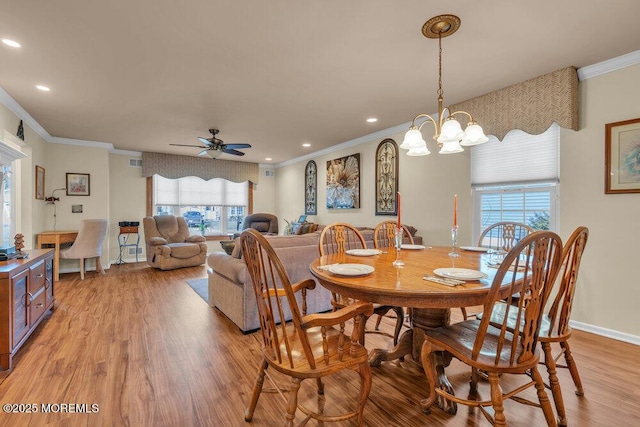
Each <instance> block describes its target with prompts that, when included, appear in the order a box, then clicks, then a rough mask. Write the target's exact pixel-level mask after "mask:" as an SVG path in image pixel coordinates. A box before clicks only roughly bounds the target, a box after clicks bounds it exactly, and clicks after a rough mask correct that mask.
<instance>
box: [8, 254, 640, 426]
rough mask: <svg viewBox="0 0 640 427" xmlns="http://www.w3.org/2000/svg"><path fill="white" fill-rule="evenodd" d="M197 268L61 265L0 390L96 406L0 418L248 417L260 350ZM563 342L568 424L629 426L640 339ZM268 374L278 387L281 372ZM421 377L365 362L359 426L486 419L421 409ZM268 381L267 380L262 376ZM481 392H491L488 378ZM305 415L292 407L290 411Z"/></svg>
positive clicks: (392, 365) (464, 383)
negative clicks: (576, 385) (368, 371)
mask: <svg viewBox="0 0 640 427" xmlns="http://www.w3.org/2000/svg"><path fill="white" fill-rule="evenodd" d="M205 275H206V270H205V267H204V266H202V267H193V268H185V269H180V270H174V271H168V272H162V271H158V270H154V269H151V268H149V267H148V266H147V265H146V264H143V263H139V264H137V265H136V264H123V265H114V266H111V268H110V269H109V270H108V272H107V274H106V275H104V276H102V275H98V274H95V273H94V272H88V273H87V276H86V279H85V280H84V281H80V280H79V277H78V275H77V274H63V275H61V280H60V281H59V282H58V283H56V299H57V308H56V310H55V311H54V312H53V313H48V314H47V319H45V320H44V321H43V323H42V324H41V325H40V326H39V327H38V328H37V330H36V331H34V333H33V335H32V336H31V338H30V339H29V341H27V343H25V345H24V346H23V347H22V349H21V350H20V351H19V352H18V354H17V355H16V357H15V358H14V369H13V371H12V372H11V373H10V374H9V375H8V376H7V377H6V378H4V379H3V380H2V383H0V400H1V402H2V403H3V404H4V403H23V404H31V403H35V404H38V405H39V404H47V403H49V404H61V403H78V404H88V405H91V404H93V403H96V404H98V406H99V412H98V413H94V414H84V413H64V412H58V413H42V412H41V411H39V412H38V413H35V414H13V413H12V414H2V416H0V426H16V425H20V426H22V425H25V426H26V425H34V426H35V425H37V426H92V427H93V426H147V425H148V426H154V427H155V426H214V425H215V426H245V425H247V423H245V422H244V418H243V416H244V410H245V407H246V404H247V401H248V399H249V396H250V393H251V390H252V388H253V383H254V380H255V376H256V373H257V367H258V361H259V360H260V358H259V351H260V337H259V333H254V334H248V335H243V334H242V333H240V331H239V330H238V328H236V327H235V325H233V324H232V323H231V322H230V321H229V320H228V319H227V318H226V317H225V316H224V315H222V314H221V313H220V312H219V311H217V310H215V309H212V308H211V307H209V306H208V305H207V303H206V302H205V301H203V300H202V298H200V297H199V296H198V295H197V294H196V293H195V292H194V291H193V290H192V289H191V288H190V287H189V286H188V285H187V284H186V282H185V280H187V279H193V278H197V277H205ZM460 319H461V316H460V313H459V310H453V313H452V320H453V321H457V320H460ZM370 323H371V324H370V326H371V327H372V326H373V321H371V322H370ZM393 325H394V319H392V318H388V319H386V318H385V320H384V321H383V323H382V327H383V328H384V329H385V330H388V331H390V330H391V329H392V327H393ZM570 342H571V347H572V352H573V354H574V357H575V359H576V361H577V363H578V367H579V369H580V374H581V376H582V380H583V383H584V386H585V396H584V397H578V396H576V395H575V394H574V393H573V382H572V381H571V377H570V375H569V372H568V371H567V370H565V369H561V370H559V373H558V376H559V379H560V383H561V386H562V389H563V395H564V400H565V406H566V409H567V416H568V419H569V424H570V425H574V426H577V425H579V426H601V425H609V424H611V422H612V420H615V424H617V425H620V426H622V425H635V424H636V422H637V419H638V417H640V396H639V393H640V392H639V391H638V389H637V387H636V384H638V383H640V366H639V365H638V363H637V360H638V359H639V358H640V347H638V346H634V345H631V344H627V343H622V342H618V341H614V340H610V339H606V338H602V337H598V336H595V335H592V334H588V333H585V332H581V331H574V336H573V337H572V338H571V341H570ZM388 344H389V340H388V338H386V337H383V336H379V335H374V334H369V335H367V347H369V348H374V347H377V346H382V347H386V346H388ZM540 368H541V371H542V372H543V375H546V372H544V366H541V367H540ZM269 373H270V375H271V376H272V377H274V378H276V379H279V380H282V381H283V383H282V384H281V385H284V386H286V385H287V380H286V379H284V378H283V377H282V376H279V375H278V374H277V373H276V372H271V371H270V372H269ZM447 374H448V377H449V379H450V380H451V382H452V383H453V384H454V386H455V387H456V389H457V390H458V391H459V393H465V392H466V391H467V390H468V377H469V373H468V372H467V369H466V368H465V367H464V366H463V365H462V364H460V363H458V362H457V361H455V360H454V361H453V362H452V364H451V366H450V367H449V368H447ZM358 381H359V380H358V377H357V375H353V373H350V372H349V373H345V374H342V375H337V376H336V377H335V378H330V379H329V380H327V381H326V387H325V390H326V396H325V397H326V404H325V408H326V410H327V411H332V412H333V411H336V412H337V411H338V410H342V409H344V408H348V407H352V406H353V404H354V401H353V398H352V396H354V392H353V391H354V390H353V389H356V388H358ZM425 382H426V379H425V377H424V374H423V373H422V372H421V370H420V368H419V367H418V366H417V365H416V364H415V363H413V362H412V361H411V360H410V358H409V357H407V360H406V361H405V362H384V363H383V364H382V365H381V366H380V367H378V368H374V369H373V387H372V391H371V394H370V398H369V402H368V403H367V406H366V409H365V420H366V424H367V425H368V426H390V425H391V426H422V425H435V426H475V425H488V423H487V422H486V420H485V419H484V417H483V416H482V415H481V414H480V413H479V412H478V411H475V412H467V410H466V408H462V409H461V410H460V411H459V412H458V414H457V415H455V416H451V415H446V414H444V413H442V411H439V410H438V409H434V410H433V412H432V414H430V415H426V414H424V413H423V412H422V411H421V409H420V406H419V401H420V399H423V398H425V397H426V384H425ZM514 383H515V382H514ZM509 384H512V383H511V382H509ZM265 387H271V385H270V384H268V383H267V382H265ZM480 393H481V395H482V396H484V397H486V396H488V388H487V384H486V383H481V384H480ZM345 396H347V397H345ZM549 396H550V394H549ZM300 397H301V399H300V400H301V402H304V403H305V404H306V405H307V406H309V407H310V408H314V407H317V396H316V392H315V383H314V382H313V381H306V382H303V386H302V389H301V391H300ZM529 397H532V398H533V399H534V400H535V396H534V395H529ZM284 407H285V404H284V402H283V401H282V398H281V397H280V396H279V395H278V394H276V393H263V395H262V396H261V397H260V401H259V402H258V407H257V409H256V412H255V416H254V420H253V422H252V423H251V425H253V426H273V425H282V424H283V415H282V414H283V411H284ZM38 409H40V408H38ZM505 412H506V415H507V419H508V421H509V423H510V425H522V426H525V425H526V426H529V425H544V417H543V415H542V411H541V410H540V409H538V408H532V407H527V406H524V405H520V404H517V403H515V402H511V401H507V402H505ZM302 418H303V417H302V416H301V414H298V417H296V421H298V422H299V421H301V420H302ZM339 425H349V426H351V425H354V423H353V422H345V423H341V424H339Z"/></svg>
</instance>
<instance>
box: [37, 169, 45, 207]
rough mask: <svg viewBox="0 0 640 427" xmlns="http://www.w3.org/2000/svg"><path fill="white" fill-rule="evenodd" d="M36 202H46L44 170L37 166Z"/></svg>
mask: <svg viewBox="0 0 640 427" xmlns="http://www.w3.org/2000/svg"><path fill="white" fill-rule="evenodd" d="M36 200H44V168H43V167H42V166H38V165H36Z"/></svg>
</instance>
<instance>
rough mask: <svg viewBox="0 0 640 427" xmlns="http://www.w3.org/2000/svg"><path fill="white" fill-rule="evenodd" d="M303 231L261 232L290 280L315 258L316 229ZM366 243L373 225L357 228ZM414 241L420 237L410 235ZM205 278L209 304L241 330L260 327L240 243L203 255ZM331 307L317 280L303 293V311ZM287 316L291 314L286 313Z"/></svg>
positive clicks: (306, 269)
mask: <svg viewBox="0 0 640 427" xmlns="http://www.w3.org/2000/svg"><path fill="white" fill-rule="evenodd" d="M321 229H322V227H319V228H318V231H316V232H313V233H307V234H303V235H288V236H265V237H266V238H267V240H268V241H269V243H270V244H271V246H272V247H273V249H274V250H275V252H276V253H277V254H278V256H279V257H280V260H281V261H282V263H283V264H284V267H285V269H286V270H287V273H288V275H289V279H290V280H291V283H295V282H298V281H300V280H303V279H307V278H312V276H311V273H310V272H309V265H310V264H311V262H312V261H313V260H314V259H316V258H318V256H319V249H318V245H319V242H320V232H321ZM360 231H361V232H362V234H363V236H364V238H365V242H366V244H367V247H369V248H372V247H373V229H370V228H364V229H360ZM414 239H416V244H420V243H422V238H420V237H419V236H416V237H414ZM207 265H208V269H207V273H208V279H209V305H210V306H211V307H216V308H217V309H218V310H220V311H221V312H222V313H223V314H224V315H225V316H227V317H228V318H229V319H230V320H231V321H232V322H233V323H235V324H236V325H237V326H238V328H240V330H241V331H243V332H244V333H248V332H252V331H254V330H256V329H258V328H260V321H259V317H258V309H257V306H256V298H255V295H254V293H253V292H254V291H253V285H252V283H251V278H250V277H249V274H248V271H247V266H246V264H245V262H244V260H242V258H241V256H240V245H239V243H238V244H236V246H235V248H234V250H233V252H232V253H231V254H230V255H229V254H227V253H225V252H213V253H211V254H209V256H208V257H207ZM330 310H331V292H329V291H328V290H327V289H325V288H323V287H322V286H320V285H319V284H318V285H317V286H316V288H315V289H314V290H312V291H310V292H309V293H308V294H307V312H308V313H309V314H310V313H319V312H324V311H330ZM286 317H287V320H289V319H290V318H291V317H290V315H289V314H287V315H286Z"/></svg>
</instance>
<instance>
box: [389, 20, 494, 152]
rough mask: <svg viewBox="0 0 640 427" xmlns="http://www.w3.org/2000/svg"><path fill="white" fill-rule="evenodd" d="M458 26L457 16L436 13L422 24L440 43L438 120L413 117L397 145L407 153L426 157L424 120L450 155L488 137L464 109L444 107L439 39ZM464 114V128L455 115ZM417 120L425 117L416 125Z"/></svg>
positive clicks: (439, 57) (485, 140)
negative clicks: (402, 138) (465, 122)
mask: <svg viewBox="0 0 640 427" xmlns="http://www.w3.org/2000/svg"><path fill="white" fill-rule="evenodd" d="M459 27H460V18H458V17H457V16H455V15H439V16H436V17H434V18H431V19H429V20H428V21H427V22H426V23H425V24H424V25H423V27H422V34H423V35H424V36H425V37H428V38H437V39H438V44H439V48H440V49H439V55H438V115H437V120H436V119H434V118H433V117H432V116H430V115H429V114H425V113H421V114H418V115H417V116H416V117H414V119H413V121H412V122H411V127H410V128H409V131H408V132H407V133H406V134H405V136H404V140H403V141H402V144H401V145H400V148H403V149H405V150H409V151H408V152H407V155H408V156H426V155H428V154H430V153H431V152H430V151H429V149H428V148H427V143H426V142H425V140H424V139H423V137H422V133H421V132H420V130H421V129H422V126H423V125H424V124H425V123H432V124H433V127H434V135H433V139H435V140H436V141H437V142H438V145H439V147H440V154H453V153H460V152H462V151H464V148H462V147H463V146H467V147H469V146H473V145H478V144H482V143H485V142H487V141H488V140H489V138H487V136H486V135H485V134H484V131H483V130H482V127H480V125H479V124H478V123H476V121H475V120H474V119H473V117H472V116H471V114H469V113H467V112H466V111H453V112H451V111H450V110H449V108H448V107H447V108H443V104H444V99H443V97H442V95H443V90H442V38H443V37H447V36H450V35H451V34H453V33H455V32H456V31H457V29H458V28H459ZM460 115H462V116H466V118H467V119H468V122H467V127H466V128H465V129H464V130H463V129H462V126H461V125H460V122H459V121H458V120H456V119H455V118H454V116H460ZM420 119H425V120H423V121H422V123H420V125H417V123H418V121H420Z"/></svg>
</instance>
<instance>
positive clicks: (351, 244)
mask: <svg viewBox="0 0 640 427" xmlns="http://www.w3.org/2000/svg"><path fill="white" fill-rule="evenodd" d="M374 236H375V235H374ZM366 247H367V245H366V242H365V240H364V236H363V235H362V233H360V231H358V229H357V228H355V227H354V226H353V225H351V224H348V223H346V222H335V223H333V224H329V225H327V226H326V227H324V228H323V229H322V233H320V243H319V249H320V256H324V255H328V254H335V253H346V252H347V251H348V250H349V249H364V248H366ZM331 296H332V301H331V304H332V305H333V307H334V308H342V307H345V306H347V305H349V304H351V302H352V301H353V300H352V299H348V298H344V297H343V296H342V295H339V294H337V293H335V292H331ZM373 307H374V314H377V315H379V316H384V315H385V314H387V313H388V312H389V311H390V310H393V311H394V312H395V313H396V326H395V328H394V332H393V335H391V334H388V333H386V332H384V331H381V330H380V329H379V322H376V328H375V329H374V330H367V329H366V327H365V328H364V332H365V333H376V334H381V335H386V336H389V337H391V338H393V345H396V344H398V338H399V336H400V331H401V330H402V324H403V322H404V309H403V308H402V307H395V306H391V305H380V304H374V306H373ZM365 326H366V321H365ZM362 344H364V335H363V336H362Z"/></svg>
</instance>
